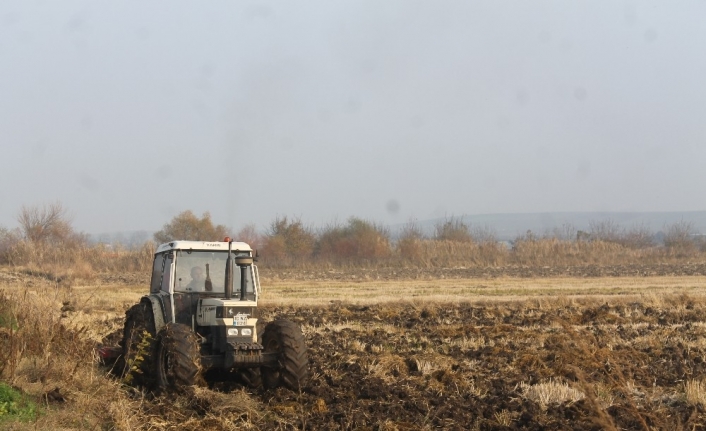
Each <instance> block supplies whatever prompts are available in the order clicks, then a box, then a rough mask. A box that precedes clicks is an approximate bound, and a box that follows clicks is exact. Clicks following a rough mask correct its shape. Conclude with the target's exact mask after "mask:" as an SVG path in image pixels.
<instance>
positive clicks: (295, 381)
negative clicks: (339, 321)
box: [261, 320, 309, 391]
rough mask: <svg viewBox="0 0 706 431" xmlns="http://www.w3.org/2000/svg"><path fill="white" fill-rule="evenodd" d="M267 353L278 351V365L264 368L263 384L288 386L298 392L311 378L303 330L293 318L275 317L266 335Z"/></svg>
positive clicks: (267, 385)
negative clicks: (291, 320) (278, 318)
mask: <svg viewBox="0 0 706 431" xmlns="http://www.w3.org/2000/svg"><path fill="white" fill-rule="evenodd" d="M262 341H263V343H262V344H263V345H264V347H265V352H266V353H277V359H278V363H279V366H278V367H277V368H269V367H262V368H261V374H262V383H263V385H264V386H265V387H266V388H268V389H273V388H276V387H278V386H284V387H286V388H288V389H290V390H293V391H298V390H300V389H301V388H303V387H304V386H305V385H306V384H307V383H308V381H309V356H308V354H307V349H306V342H305V341H304V335H302V331H301V329H299V326H297V325H296V324H295V323H294V322H290V321H289V320H275V321H274V322H272V323H270V324H268V325H267V326H266V327H265V333H264V334H263V336H262Z"/></svg>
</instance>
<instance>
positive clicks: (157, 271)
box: [150, 253, 164, 293]
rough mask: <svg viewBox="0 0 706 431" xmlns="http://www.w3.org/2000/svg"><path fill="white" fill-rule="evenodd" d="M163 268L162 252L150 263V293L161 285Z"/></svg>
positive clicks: (154, 291)
mask: <svg viewBox="0 0 706 431" xmlns="http://www.w3.org/2000/svg"><path fill="white" fill-rule="evenodd" d="M163 268H164V253H162V254H158V255H156V256H155V257H154V263H153V265H152V282H151V283H150V293H158V292H159V289H160V288H161V286H162V269H163Z"/></svg>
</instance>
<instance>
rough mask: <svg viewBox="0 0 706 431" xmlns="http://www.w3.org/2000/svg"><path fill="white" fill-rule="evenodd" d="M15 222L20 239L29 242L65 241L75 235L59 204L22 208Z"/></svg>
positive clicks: (62, 207)
mask: <svg viewBox="0 0 706 431" xmlns="http://www.w3.org/2000/svg"><path fill="white" fill-rule="evenodd" d="M17 221H18V222H19V224H20V230H21V232H22V237H23V238H24V239H25V240H28V241H31V242H46V241H66V240H68V239H70V238H71V237H73V236H74V235H75V233H74V230H73V228H72V227H71V221H70V219H69V217H68V215H67V213H66V209H65V208H64V206H63V205H62V204H61V203H60V202H55V203H52V204H48V205H42V206H29V207H28V206H22V209H21V210H20V213H19V215H18V216H17Z"/></svg>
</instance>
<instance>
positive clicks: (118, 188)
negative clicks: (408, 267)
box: [0, 0, 706, 233]
mask: <svg viewBox="0 0 706 431" xmlns="http://www.w3.org/2000/svg"><path fill="white" fill-rule="evenodd" d="M704 16H706V2H704V1H698V2H687V1H684V2H664V1H655V2H645V1H639V2H638V1H634V2H619V1H583V2H578V1H572V2H567V1H560V0H557V1H551V2H547V1H514V2H508V1H496V0H493V1H485V2H478V1H465V0H464V1H448V0H445V1H427V2H414V1H387V0H386V1H377V0H376V1H368V2H366V1H351V2H341V1H319V2H316V1H306V2H289V1H282V2H256V3H250V2H233V1H208V2H176V1H170V2H128V1H120V2H115V1H111V2H96V1H90V2H89V1H61V2H51V1H42V2H30V1H4V0H0V149H1V150H2V151H1V152H0V166H1V169H0V226H4V227H14V226H16V225H17V222H16V220H15V218H16V215H17V212H18V211H19V209H20V207H21V206H22V205H37V204H44V203H50V202H53V201H57V200H58V201H60V202H62V203H63V204H64V206H66V207H67V208H68V209H69V210H70V213H71V214H72V215H73V220H74V226H75V228H76V229H78V230H81V231H85V232H89V233H100V232H111V231H126V230H140V229H146V230H157V229H159V228H160V227H161V226H162V225H163V224H164V223H165V222H167V221H169V220H170V219H171V218H172V217H173V216H174V215H176V214H177V213H179V212H181V211H183V210H186V209H190V210H193V211H194V212H196V213H197V214H200V213H201V212H203V211H210V212H211V214H212V216H213V219H214V221H215V222H217V223H222V224H226V225H229V226H231V227H233V228H234V229H235V230H237V229H238V228H240V227H242V225H244V224H245V223H251V222H252V223H256V224H258V226H260V227H264V226H265V225H266V224H268V223H269V222H270V221H271V220H272V219H273V218H274V217H275V216H277V215H289V216H299V217H301V218H302V220H304V221H307V222H310V223H312V224H323V223H326V222H331V221H332V220H334V219H338V220H339V221H345V220H346V219H347V218H348V217H349V216H352V215H355V216H359V217H363V218H368V219H371V220H374V221H378V222H383V223H403V222H405V221H407V220H409V219H410V218H411V217H414V218H417V219H420V220H423V219H427V218H432V217H440V216H444V215H462V214H482V213H501V212H512V213H517V212H544V211H594V210H595V211H670V210H703V209H706V204H705V203H704V200H703V196H704V192H703V191H704V190H705V189H706V174H705V173H704V172H705V170H704V163H705V162H706V142H704V138H706V26H705V25H704Z"/></svg>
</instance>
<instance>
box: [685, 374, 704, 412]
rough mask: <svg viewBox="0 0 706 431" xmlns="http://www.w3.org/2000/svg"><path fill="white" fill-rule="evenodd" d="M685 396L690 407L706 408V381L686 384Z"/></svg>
mask: <svg viewBox="0 0 706 431" xmlns="http://www.w3.org/2000/svg"><path fill="white" fill-rule="evenodd" d="M684 394H685V395H686V402H688V403H689V404H690V405H699V404H700V405H702V406H706V381H705V380H702V379H692V380H688V381H687V382H686V383H684Z"/></svg>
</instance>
